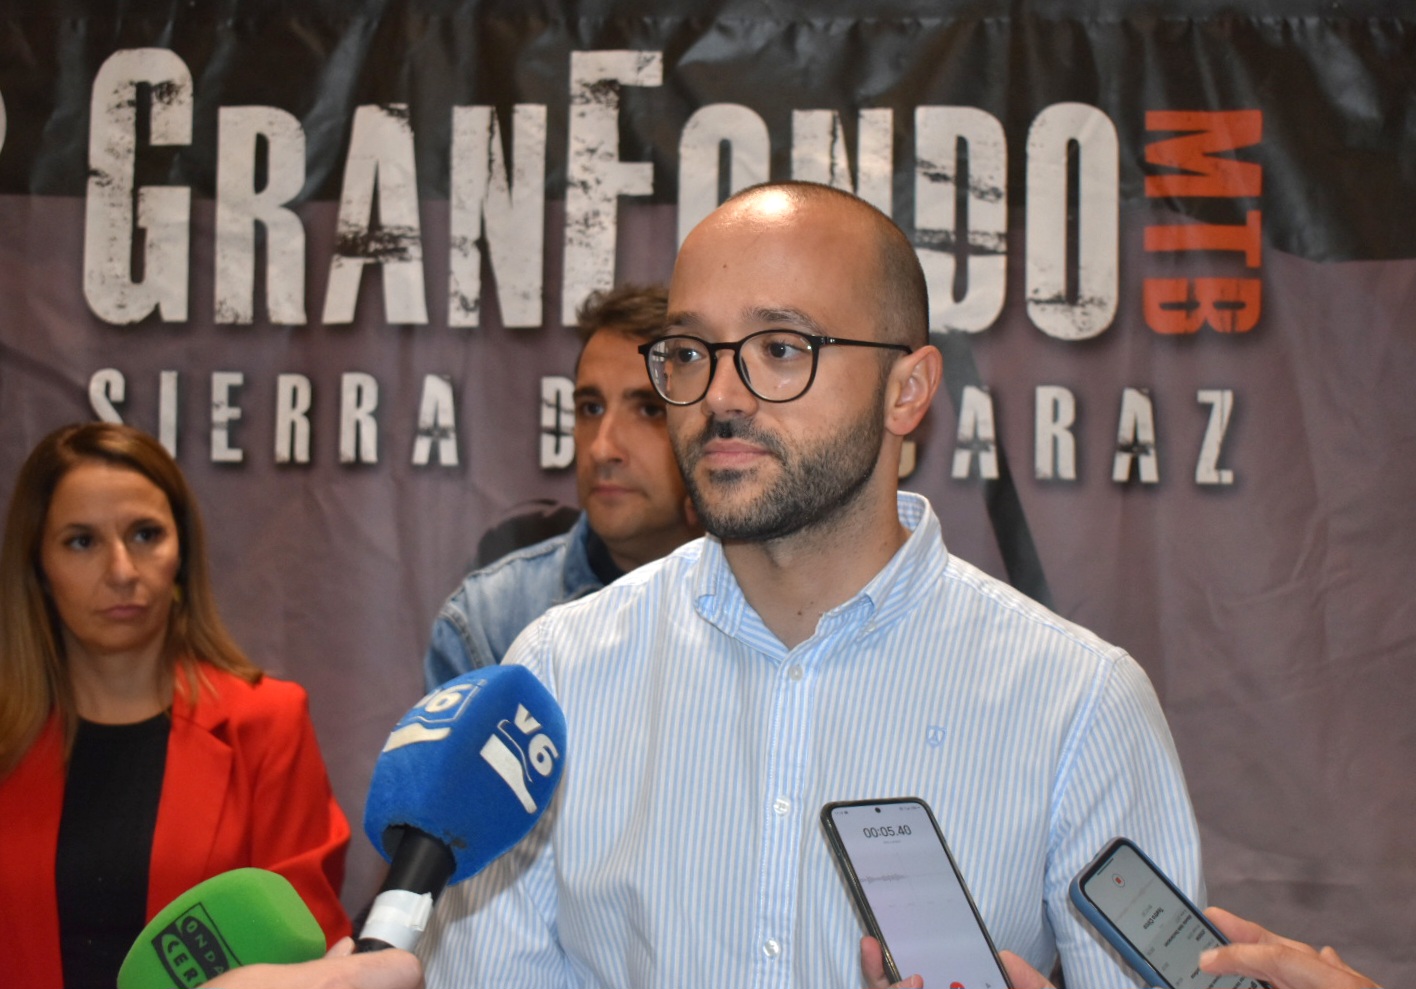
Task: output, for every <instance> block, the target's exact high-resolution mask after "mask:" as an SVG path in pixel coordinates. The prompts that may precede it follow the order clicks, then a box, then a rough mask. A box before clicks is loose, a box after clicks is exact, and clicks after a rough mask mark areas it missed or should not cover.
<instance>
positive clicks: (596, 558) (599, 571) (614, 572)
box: [585, 529, 625, 584]
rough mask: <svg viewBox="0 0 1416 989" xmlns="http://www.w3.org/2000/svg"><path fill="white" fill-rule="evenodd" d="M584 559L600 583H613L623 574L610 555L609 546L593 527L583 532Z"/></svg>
mask: <svg viewBox="0 0 1416 989" xmlns="http://www.w3.org/2000/svg"><path fill="white" fill-rule="evenodd" d="M585 561H586V562H587V563H589V564H590V569H591V571H593V572H594V574H595V576H596V577H598V578H600V583H602V584H613V583H614V582H615V581H617V580H619V579H620V578H621V577H623V576H624V575H625V571H624V570H621V569H620V566H619V564H618V563H616V562H615V558H614V557H613V556H611V555H610V548H609V547H608V546H606V545H605V541H604V540H603V539H601V538H600V536H599V534H598V533H597V532H596V531H595V530H594V529H588V530H587V531H586V533H585Z"/></svg>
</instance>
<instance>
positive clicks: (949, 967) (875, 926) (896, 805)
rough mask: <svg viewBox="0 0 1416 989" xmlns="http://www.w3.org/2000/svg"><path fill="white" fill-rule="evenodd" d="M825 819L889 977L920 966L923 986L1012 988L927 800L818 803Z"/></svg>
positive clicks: (912, 971) (894, 978)
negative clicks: (880, 949) (879, 948)
mask: <svg viewBox="0 0 1416 989" xmlns="http://www.w3.org/2000/svg"><path fill="white" fill-rule="evenodd" d="M821 821H822V824H823V825H824V826H825V829H826V836H827V838H828V839H829V840H830V844H831V852H832V854H834V855H835V857H836V861H837V862H838V863H840V866H841V871H842V872H843V873H844V875H845V878H846V882H847V884H848V885H849V887H850V891H851V896H852V898H853V899H854V900H855V903H856V908H857V910H858V911H859V912H860V914H861V918H862V919H863V920H864V922H865V926H866V928H867V929H868V930H869V931H870V933H871V935H872V936H873V937H875V938H876V939H877V940H878V941H879V942H880V945H881V948H882V949H883V950H884V954H885V968H886V971H887V973H888V974H889V976H890V980H891V981H892V982H898V981H900V979H901V978H904V977H908V976H910V975H913V974H915V973H916V972H918V973H919V974H920V975H923V976H924V984H925V985H926V986H939V987H945V986H955V985H959V986H967V987H968V989H1011V986H1012V983H1010V982H1009V981H1008V977H1007V975H1005V974H1004V972H1003V964H1002V962H1000V961H999V960H998V952H997V951H996V950H995V949H994V947H993V941H992V939H991V938H990V937H989V936H988V931H987V929H986V928H985V927H984V926H983V919H982V918H981V917H980V916H979V915H978V908H977V907H975V906H974V902H973V898H972V897H971V896H969V891H968V887H966V886H965V885H964V879H963V876H961V875H960V874H959V868H958V866H957V865H955V864H954V857H953V856H952V855H950V854H949V847H948V845H946V844H945V842H944V835H943V834H942V833H941V832H940V830H939V825H938V824H937V823H936V822H935V820H934V814H933V813H932V812H931V811H930V809H929V806H928V805H927V804H925V802H924V801H923V800H920V799H918V798H917V797H895V798H891V799H887V800H851V801H838V802H836V803H829V804H827V805H826V806H825V807H823V808H821Z"/></svg>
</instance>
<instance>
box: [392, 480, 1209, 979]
mask: <svg viewBox="0 0 1416 989" xmlns="http://www.w3.org/2000/svg"><path fill="white" fill-rule="evenodd" d="M899 512H900V520H901V522H902V523H903V524H904V525H905V526H906V527H907V528H909V529H910V530H912V534H911V536H910V538H909V540H908V541H907V542H906V544H905V545H904V546H903V547H902V548H901V549H900V551H899V552H898V553H896V554H895V556H894V558H893V559H892V560H891V561H890V562H889V563H888V564H887V565H886V566H885V568H884V569H883V570H881V571H880V573H879V574H877V575H876V576H875V578H874V579H873V580H871V581H870V583H869V584H868V585H866V587H865V588H864V589H863V590H862V591H861V592H860V593H859V594H858V595H856V596H855V597H854V598H852V599H851V600H850V601H848V602H846V603H845V604H843V605H841V606H840V607H838V608H835V609H833V610H832V611H830V612H828V613H827V614H826V615H824V616H823V617H822V619H821V621H820V623H819V625H818V626H817V630H816V634H815V635H813V636H812V637H811V638H810V639H808V640H807V641H805V642H803V643H801V644H800V645H798V646H797V647H796V648H794V649H790V650H789V649H787V648H786V647H785V646H784V645H783V644H782V643H781V642H780V641H779V640H778V639H777V638H776V636H774V635H773V634H772V633H771V632H770V631H768V629H767V628H766V626H764V625H763V623H762V621H761V619H760V618H759V617H758V616H757V614H756V612H754V611H753V609H752V608H751V607H750V606H749V605H748V604H747V602H746V600H745V599H744V598H743V595H742V592H741V590H740V589H739V587H738V585H737V581H736V580H735V579H734V577H733V574H732V571H731V570H730V569H729V567H728V565H727V562H726V561H725V559H724V557H723V550H722V546H721V545H720V544H719V543H718V542H717V541H716V540H713V539H711V538H710V539H706V540H699V541H696V542H693V543H689V544H688V545H686V546H684V547H681V548H680V549H679V550H677V551H676V552H675V553H673V554H672V555H671V556H669V557H667V558H665V559H663V560H661V561H659V562H658V563H657V564H650V565H648V566H645V567H641V568H640V569H638V570H636V571H634V572H633V573H631V574H629V575H628V576H626V577H624V578H622V579H621V580H619V581H618V582H617V583H615V584H613V585H611V586H610V587H608V588H606V589H605V590H603V591H600V592H598V593H596V594H594V595H592V596H590V597H588V598H584V599H581V600H579V601H575V602H572V603H570V604H566V605H564V606H562V607H558V608H554V609H552V610H551V611H549V612H547V613H546V615H545V616H544V617H543V618H541V619H540V620H539V621H538V622H536V623H535V624H533V625H532V626H531V627H530V628H528V629H527V630H526V631H525V632H524V633H522V635H521V636H520V637H519V638H518V639H517V641H516V643H515V644H514V645H513V646H512V649H511V652H510V653H509V654H508V661H509V662H520V663H524V664H525V665H526V666H528V667H529V668H530V669H531V670H533V671H534V672H535V673H536V674H537V675H538V676H539V677H541V679H542V680H543V681H544V682H545V683H546V685H547V687H548V688H550V690H551V692H552V693H554V694H555V695H556V697H557V699H558V700H559V701H560V703H561V705H562V706H563V708H564V709H565V713H566V722H567V726H568V731H569V734H568V737H567V741H566V749H567V752H566V760H567V761H566V768H565V774H564V776H563V778H562V782H561V788H560V792H559V793H558V795H557V798H556V800H555V802H554V804H553V806H552V808H551V810H550V811H549V812H548V813H547V814H546V816H545V818H544V819H543V820H542V821H541V823H540V824H539V825H538V826H537V828H536V829H535V830H534V831H533V832H532V835H531V837H530V838H528V839H527V840H526V841H525V842H523V843H522V844H521V845H520V846H518V847H517V848H516V849H514V850H513V851H512V852H511V853H510V854H508V855H507V856H505V857H503V858H502V859H501V860H499V861H498V862H495V863H493V864H492V866H490V867H489V868H488V869H487V870H486V871H485V872H483V873H482V874H481V875H479V876H477V877H474V878H473V879H471V880H469V881H468V882H466V883H464V884H462V885H461V886H457V887H454V888H452V889H450V890H448V891H447V892H446V893H445V894H444V896H443V898H442V900H441V902H440V903H439V904H438V906H437V909H436V911H435V914H434V919H433V922H432V925H431V927H430V929H429V931H428V933H427V934H426V935H425V936H424V938H423V940H422V942H421V944H420V946H419V954H420V955H422V956H423V958H424V961H425V964H426V969H427V984H428V987H429V989H466V987H473V986H488V987H502V986H506V987H517V989H537V987H570V986H575V987H582V986H583V987H617V989H623V987H638V986H644V987H650V986H653V987H664V989H699V987H702V989H730V987H731V989H737V987H760V989H825V987H831V986H841V987H859V986H860V985H861V984H862V978H861V974H860V959H859V939H860V936H861V934H862V933H863V932H862V929H861V926H860V923H859V921H858V920H857V918H856V916H855V913H854V911H853V908H852V906H851V901H850V897H849V895H848V894H847V892H846V889H845V887H844V885H843V883H842V881H841V879H840V878H839V875H838V873H837V871H836V869H835V867H834V865H833V863H832V861H831V858H830V855H829V852H828V850H827V844H826V839H825V836H824V834H823V832H822V830H821V827H820V824H819V823H818V814H819V812H820V809H821V806H822V805H823V804H824V803H826V802H827V801H831V800H846V799H855V798H873V797H885V796H900V795H915V796H920V797H923V798H924V799H925V800H926V801H928V803H929V804H930V805H931V806H932V807H933V808H934V811H935V814H936V816H937V817H938V819H939V823H940V826H941V828H942V829H943V831H944V834H945V836H946V837H947V839H948V841H949V844H950V847H951V848H952V849H953V852H954V856H955V858H956V859H957V861H958V864H959V867H960V869H961V870H962V872H963V873H964V876H965V878H966V879H967V881H968V884H969V886H970V888H971V890H972V891H973V894H974V898H975V900H976V901H977V903H978V907H979V911H980V912H981V913H982V915H983V917H984V920H985V922H986V923H987V925H988V928H989V931H990V932H991V933H992V935H993V938H994V941H995V942H996V943H997V945H998V946H999V947H1000V948H1008V949H1010V950H1012V951H1015V952H1017V953H1018V954H1020V955H1022V956H1023V957H1024V958H1026V959H1027V960H1028V961H1030V962H1031V963H1032V964H1033V965H1034V966H1036V967H1037V968H1039V969H1041V970H1042V971H1043V972H1046V971H1048V970H1049V968H1050V966H1051V965H1052V962H1053V960H1054V958H1055V957H1056V954H1057V952H1058V951H1060V952H1061V957H1062V962H1063V970H1064V973H1065V975H1066V978H1067V983H1068V985H1069V986H1073V987H1078V989H1108V987H1132V986H1135V985H1136V983H1137V981H1138V979H1137V978H1136V976H1135V975H1134V974H1133V973H1131V971H1130V970H1129V969H1128V968H1126V967H1125V966H1124V964H1123V963H1121V962H1120V961H1119V960H1118V959H1117V957H1116V956H1115V955H1114V954H1112V953H1111V951H1110V950H1109V949H1108V948H1106V947H1105V946H1104V945H1103V943H1102V941H1101V940H1100V938H1099V937H1097V936H1096V935H1095V934H1094V933H1093V932H1092V931H1091V930H1090V928H1088V927H1087V926H1086V925H1085V923H1084V922H1083V921H1082V920H1081V918H1080V917H1079V916H1078V915H1077V913H1076V912H1075V910H1074V909H1073V908H1072V907H1071V905H1070V903H1069V902H1068V898H1067V885H1068V883H1069V882H1070V880H1071V878H1072V876H1073V875H1075V874H1076V873H1077V871H1078V870H1080V869H1081V868H1082V866H1083V865H1085V864H1086V863H1087V862H1088V861H1089V860H1090V859H1091V857H1092V856H1093V855H1094V854H1095V853H1096V852H1097V851H1099V850H1100V849H1101V847H1102V845H1103V844H1105V843H1106V842H1107V841H1108V840H1109V839H1110V838H1112V837H1113V836H1115V835H1118V834H1124V835H1128V836H1130V837H1131V838H1133V839H1135V840H1136V841H1137V843H1139V844H1140V846H1141V847H1142V848H1144V849H1146V850H1147V852H1149V853H1150V854H1151V856H1152V857H1153V858H1154V859H1155V860H1156V861H1157V863H1158V864H1159V865H1160V866H1161V868H1162V869H1164V870H1166V871H1167V872H1168V873H1169V874H1170V875H1171V876H1172V877H1173V878H1174V879H1175V880H1176V882H1177V884H1178V885H1179V886H1180V887H1181V888H1182V889H1183V890H1185V891H1186V892H1187V893H1189V894H1190V895H1191V896H1192V897H1193V898H1194V899H1196V900H1197V901H1200V900H1202V895H1203V891H1202V888H1201V887H1202V882H1201V870H1200V853H1199V838H1198V835H1197V832H1196V827H1195V820H1194V813H1193V811H1192V809H1191V807H1190V800H1189V796H1188V794H1187V793H1186V790H1185V783H1184V780H1183V778H1182V776H1181V771H1180V764H1179V760H1178V759H1177V757H1176V754H1175V748H1174V745H1173V743H1172V741H1171V738H1170V733H1169V730H1168V729H1167V727H1166V724H1165V718H1164V716H1163V715H1162V713H1161V710H1160V705H1159V703H1158V702H1157V700H1156V696H1155V693H1154V691H1153V690H1152V689H1151V685H1150V682H1149V681H1148V680H1147V679H1146V676H1145V673H1144V672H1142V670H1141V669H1140V667H1139V666H1138V665H1137V664H1136V663H1135V662H1134V661H1133V660H1132V659H1131V658H1130V657H1129V656H1128V655H1126V653H1125V652H1124V651H1122V650H1121V649H1119V648H1116V647H1114V646H1109V645H1107V644H1106V643H1104V642H1102V641H1101V640H1100V639H1098V638H1097V637H1096V636H1094V635H1093V634H1091V633H1090V632H1088V631H1086V630H1085V629H1082V628H1079V627H1078V626H1076V625H1073V624H1071V623H1069V622H1067V621H1065V620H1063V619H1061V618H1059V617H1057V616H1056V615H1054V614H1052V613H1051V612H1049V611H1047V610H1046V609H1044V608H1042V607H1040V606H1039V605H1037V604H1035V603H1033V602H1032V601H1030V600H1029V599H1027V598H1026V597H1024V596H1022V595H1020V594H1018V593H1017V592H1015V591H1013V590H1012V589H1010V588H1009V587H1007V586H1006V585H1004V584H1002V583H1000V582H998V581H996V580H994V579H993V578H991V577H988V576H987V575H985V574H983V573H982V572H980V571H979V570H977V569H975V568H974V567H972V566H970V565H969V564H967V563H964V562H963V561H961V560H958V559H955V558H953V557H951V556H949V554H948V553H947V552H946V550H945V548H944V544H943V541H942V539H941V537H940V531H939V521H938V519H937V518H936V517H935V516H934V513H933V512H932V511H931V510H930V508H929V505H928V503H927V502H926V501H925V500H924V499H923V498H921V497H919V496H918V495H912V494H906V493H902V494H901V495H900V496H899Z"/></svg>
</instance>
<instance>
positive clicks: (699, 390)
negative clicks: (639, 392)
mask: <svg viewBox="0 0 1416 989" xmlns="http://www.w3.org/2000/svg"><path fill="white" fill-rule="evenodd" d="M722 349H725V347H724V346H723V345H720V346H718V347H713V348H711V349H710V347H709V345H708V344H707V343H705V342H704V341H702V340H699V339H697V338H696V337H686V336H673V337H665V338H664V339H662V340H660V341H658V343H657V344H656V345H655V346H654V348H653V350H652V352H651V356H652V358H653V360H652V361H651V367H652V369H653V372H654V384H655V385H656V387H658V388H659V390H660V391H661V393H662V394H663V395H664V396H665V397H666V398H667V399H668V400H669V401H671V402H682V403H692V402H696V401H698V400H699V399H700V398H702V397H703V396H704V395H705V394H707V392H708V383H709V380H710V379H711V377H712V374H713V369H714V365H715V364H717V359H716V358H717V352H718V351H720V350H722ZM727 349H734V350H735V351H736V354H735V356H736V358H737V368H738V372H739V373H740V374H741V375H742V378H743V381H744V383H745V384H746V385H747V387H748V388H749V389H751V390H752V392H753V394H755V395H756V396H757V397H758V398H761V399H765V400H766V401H769V402H782V401H789V400H791V399H793V398H796V397H798V396H799V395H801V394H802V393H803V392H805V391H806V389H807V387H808V386H809V385H810V384H811V378H812V371H813V370H814V368H815V365H816V348H815V347H814V346H813V345H812V342H811V340H809V339H808V338H807V337H805V336H803V335H802V334H800V333H794V332H792V331H790V330H766V331H764V332H761V333H754V334H752V335H750V336H747V337H744V338H743V339H742V340H739V341H738V342H737V343H736V344H733V345H730V346H728V347H727Z"/></svg>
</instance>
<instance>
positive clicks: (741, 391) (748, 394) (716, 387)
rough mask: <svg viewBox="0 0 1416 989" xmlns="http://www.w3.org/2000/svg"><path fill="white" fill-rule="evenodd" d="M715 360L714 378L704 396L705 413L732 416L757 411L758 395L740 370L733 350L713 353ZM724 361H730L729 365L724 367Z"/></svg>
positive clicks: (745, 414)
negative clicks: (748, 385)
mask: <svg viewBox="0 0 1416 989" xmlns="http://www.w3.org/2000/svg"><path fill="white" fill-rule="evenodd" d="M713 361H714V364H713V380H711V381H710V382H709V383H708V393H707V394H706V395H704V396H703V413H704V415H713V416H722V417H727V418H731V417H734V416H748V415H752V413H754V412H756V411H757V396H756V395H754V394H753V393H752V390H751V389H750V388H748V387H747V382H746V381H744V380H743V377H742V375H741V374H740V373H739V372H738V365H737V360H736V355H734V353H733V352H732V351H731V350H720V351H718V352H717V353H716V354H714V355H713ZM723 361H727V362H728V366H727V367H723Z"/></svg>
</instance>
